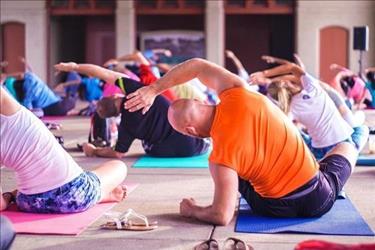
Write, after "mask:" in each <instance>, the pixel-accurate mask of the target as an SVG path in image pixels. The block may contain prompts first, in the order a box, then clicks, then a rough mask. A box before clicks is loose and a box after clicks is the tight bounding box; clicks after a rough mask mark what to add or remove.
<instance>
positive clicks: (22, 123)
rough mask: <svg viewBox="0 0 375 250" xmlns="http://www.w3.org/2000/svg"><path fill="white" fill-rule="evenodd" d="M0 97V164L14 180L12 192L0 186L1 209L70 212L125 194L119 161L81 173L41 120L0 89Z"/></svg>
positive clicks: (115, 198)
mask: <svg viewBox="0 0 375 250" xmlns="http://www.w3.org/2000/svg"><path fill="white" fill-rule="evenodd" d="M0 97H1V98H0V122H1V124H0V125H1V126H0V138H1V150H0V164H1V165H4V166H5V168H8V169H11V170H14V172H15V175H16V180H17V190H16V191H13V192H5V193H2V192H1V189H0V208H1V210H4V209H6V208H7V207H8V205H9V204H10V203H12V202H15V203H16V204H17V206H18V208H19V209H20V210H21V211H25V212H31V213H76V212H82V211H85V210H87V209H88V208H90V207H92V206H94V205H95V204H96V203H98V202H107V201H121V200H122V199H123V198H124V197H125V194H126V192H125V189H124V187H123V186H122V183H123V181H124V179H125V177H126V174H127V169H126V166H125V164H124V163H123V162H121V161H109V162H105V163H103V164H100V165H99V166H98V167H97V168H96V169H95V170H93V171H86V172H85V171H83V170H82V168H81V167H80V166H78V164H77V163H76V162H75V161H74V160H73V158H72V157H71V156H70V155H69V154H68V153H67V152H66V151H65V150H64V149H63V148H62V147H61V146H60V145H59V144H58V142H57V140H56V139H55V137H54V136H53V134H52V133H51V132H50V131H49V130H48V129H47V127H46V126H45V125H44V124H43V122H42V121H41V120H39V119H38V118H37V117H36V116H35V115H33V114H32V113H31V112H30V111H29V110H27V109H26V108H24V107H23V106H21V105H20V104H19V103H18V102H17V101H16V100H14V99H13V98H12V97H11V96H10V95H9V94H8V93H7V91H5V90H4V89H3V88H2V87H0Z"/></svg>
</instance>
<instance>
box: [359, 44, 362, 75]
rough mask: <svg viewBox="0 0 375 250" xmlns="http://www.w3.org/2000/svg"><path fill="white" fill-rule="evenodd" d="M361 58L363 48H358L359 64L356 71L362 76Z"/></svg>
mask: <svg viewBox="0 0 375 250" xmlns="http://www.w3.org/2000/svg"><path fill="white" fill-rule="evenodd" d="M362 59H363V50H360V51H359V60H358V64H359V72H358V75H359V76H362Z"/></svg>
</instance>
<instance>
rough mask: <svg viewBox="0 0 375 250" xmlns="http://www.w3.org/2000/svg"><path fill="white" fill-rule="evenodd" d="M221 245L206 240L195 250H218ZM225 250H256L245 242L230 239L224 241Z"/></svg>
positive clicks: (212, 240) (213, 240) (211, 240)
mask: <svg viewBox="0 0 375 250" xmlns="http://www.w3.org/2000/svg"><path fill="white" fill-rule="evenodd" d="M218 249H219V243H218V242H217V241H216V240H215V239H209V240H206V241H204V242H202V243H200V244H198V245H197V246H195V247H194V250H218ZM223 249H224V250H253V249H254V248H253V247H252V246H250V245H248V244H246V243H245V242H244V241H243V240H240V239H237V238H234V237H229V238H227V239H226V240H225V241H224V248H223Z"/></svg>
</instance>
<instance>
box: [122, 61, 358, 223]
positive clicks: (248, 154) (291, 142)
mask: <svg viewBox="0 0 375 250" xmlns="http://www.w3.org/2000/svg"><path fill="white" fill-rule="evenodd" d="M297 73H298V74H299V75H298V76H296V77H299V78H301V77H304V76H305V74H304V73H302V72H300V71H298V72H297ZM195 77H197V78H198V79H199V80H200V81H201V82H202V83H203V84H205V85H207V86H208V87H210V88H212V89H214V90H216V91H217V93H218V94H219V98H220V103H219V104H218V105H217V106H210V105H206V104H202V103H200V102H198V101H195V100H187V99H182V100H178V101H176V102H174V103H173V104H172V105H171V106H170V108H169V110H168V118H169V122H170V123H171V124H172V126H173V127H174V128H175V129H176V130H178V131H180V132H181V133H183V134H186V135H190V136H195V137H211V138H212V140H213V151H212V153H211V155H210V158H209V163H210V173H211V176H212V178H213V181H214V185H215V191H214V195H213V202H212V204H211V205H209V206H199V205H197V203H196V201H195V200H194V199H193V198H187V199H184V200H183V201H182V202H181V203H180V213H181V215H183V216H187V217H192V218H196V219H199V220H202V221H206V222H208V223H214V224H220V225H226V224H228V223H229V222H230V221H231V219H232V217H233V214H234V211H235V207H236V200H237V190H239V191H240V193H241V194H242V196H243V197H244V198H245V199H246V200H247V202H248V203H249V204H250V206H251V207H252V209H253V211H254V212H256V213H258V214H261V215H266V216H276V217H316V216H321V215H323V214H325V213H326V212H327V211H329V210H330V209H331V207H332V205H333V204H334V202H335V200H336V198H337V195H338V193H339V191H340V190H341V189H342V187H343V185H344V184H345V182H346V181H347V180H348V178H349V176H350V174H351V172H352V170H353V168H354V166H355V162H356V160H357V156H358V151H357V149H356V148H355V147H354V145H353V144H352V143H348V142H341V143H339V144H338V145H336V146H335V147H334V148H333V149H332V151H331V152H330V153H328V154H327V156H326V157H325V158H324V159H323V160H322V161H320V162H319V163H318V162H317V161H316V160H315V158H314V157H313V155H312V154H311V153H310V151H309V149H308V148H307V146H306V145H305V144H304V142H303V140H302V138H301V136H300V135H299V132H298V130H297V129H296V128H295V126H294V125H293V123H292V122H291V121H290V120H289V119H288V117H286V116H285V114H284V113H283V112H282V111H281V110H280V109H279V108H278V107H277V106H275V105H274V104H273V103H272V102H271V101H270V100H269V99H268V98H267V97H265V96H263V95H261V94H258V93H256V92H251V91H247V90H246V89H245V88H244V82H243V81H242V80H241V79H240V78H239V77H238V76H236V75H235V74H233V73H231V72H229V71H227V70H226V69H224V68H222V67H220V66H218V65H216V64H214V63H211V62H208V61H206V60H203V59H197V58H196V59H191V60H188V61H186V62H184V63H181V64H179V65H177V66H176V67H174V68H173V69H172V70H171V71H169V72H168V73H167V74H165V75H164V76H163V77H162V78H160V79H159V80H158V81H157V82H156V83H155V84H153V85H150V86H147V87H143V88H140V89H138V90H137V91H135V92H133V93H131V94H129V95H128V96H127V98H128V100H127V102H125V107H126V108H127V109H128V110H129V111H130V112H137V111H139V110H142V112H143V113H144V114H145V113H147V111H148V110H150V109H152V107H153V106H152V104H153V102H154V100H155V98H157V97H156V96H157V95H158V94H159V93H161V92H163V91H164V90H165V89H168V88H170V87H172V86H175V85H178V84H181V83H183V82H186V81H188V80H190V79H193V78H195Z"/></svg>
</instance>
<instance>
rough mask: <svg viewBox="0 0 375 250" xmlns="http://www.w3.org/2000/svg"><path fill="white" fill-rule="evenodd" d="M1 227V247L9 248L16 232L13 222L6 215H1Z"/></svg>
mask: <svg viewBox="0 0 375 250" xmlns="http://www.w3.org/2000/svg"><path fill="white" fill-rule="evenodd" d="M0 228H1V230H0V231H1V237H0V249H9V248H10V246H11V244H12V242H13V240H14V237H15V235H16V234H15V232H14V230H13V227H12V224H11V223H10V221H9V220H8V219H7V218H6V217H4V216H0Z"/></svg>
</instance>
